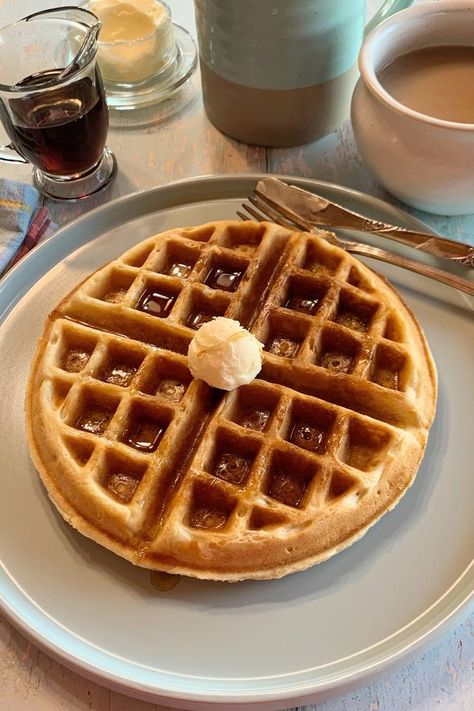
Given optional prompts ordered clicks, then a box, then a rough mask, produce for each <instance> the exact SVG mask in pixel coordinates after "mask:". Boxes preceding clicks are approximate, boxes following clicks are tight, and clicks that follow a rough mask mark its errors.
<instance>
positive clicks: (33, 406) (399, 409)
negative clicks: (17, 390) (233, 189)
mask: <svg viewBox="0 0 474 711" xmlns="http://www.w3.org/2000/svg"><path fill="white" fill-rule="evenodd" d="M321 235H324V233H321ZM216 316H226V317H227V318H230V319H234V320H236V321H239V323H240V324H241V325H242V326H243V327H244V328H246V329H247V330H248V331H250V332H251V333H252V334H253V335H254V336H255V337H256V338H257V339H258V341H260V342H261V343H262V344H263V345H264V350H263V365H262V370H261V371H260V373H259V374H258V377H257V378H256V379H255V380H253V381H252V382H251V383H249V384H248V385H244V386H241V387H239V388H237V389H235V390H233V391H231V392H225V391H223V390H218V389H215V388H212V387H210V386H209V385H207V384H206V383H205V382H204V381H202V380H198V379H195V378H193V377H192V375H191V372H190V370H189V368H188V363H187V357H186V354H187V351H188V347H189V344H190V342H191V340H192V338H193V336H194V335H195V333H196V331H197V329H198V328H199V327H200V326H201V325H202V324H203V323H206V322H208V321H210V320H211V319H213V318H215V317H216ZM435 402H436V371H435V367H434V364H433V360H432V357H431V355H430V351H429V348H428V346H427V343H426V341H425V338H424V335H423V333H422V331H421V328H420V326H419V324H418V323H417V321H416V319H415V318H414V316H413V315H412V314H411V313H410V311H409V310H408V309H407V307H406V306H405V305H404V304H403V302H402V300H401V299H400V297H399V295H398V294H397V292H396V291H395V290H394V289H393V288H392V287H391V286H390V285H389V284H388V283H387V282H386V281H384V280H383V279H382V278H380V277H379V276H377V275H376V274H374V273H373V272H372V271H370V270H369V269H368V268H367V267H365V266H364V265H363V264H361V263H360V262H358V261H357V260H356V259H355V258H354V257H352V256H351V255H349V254H347V253H345V252H344V251H342V250H341V249H339V248H337V247H333V246H332V245H330V244H329V243H327V242H326V241H325V240H324V239H323V238H322V236H317V235H315V234H309V233H301V232H291V231H290V230H287V229H285V228H282V227H279V226H277V225H273V224H270V223H254V222H245V223H241V222H234V221H222V222H215V223H211V224H206V225H202V226H199V227H191V228H183V229H173V230H169V231H168V232H164V233H162V234H158V235H155V236H153V237H151V238H149V239H147V240H145V241H144V242H142V243H140V244H138V245H137V246H135V247H133V248H132V249H130V250H129V251H127V252H125V254H123V255H122V256H121V257H119V258H118V259H116V260H114V261H112V262H111V263H109V264H107V265H106V266H104V267H103V268H102V269H99V270H98V271H97V272H95V273H94V274H92V276H90V277H89V278H88V279H87V280H86V281H84V282H83V283H81V284H80V285H79V286H77V287H76V288H75V289H74V290H73V291H72V292H71V293H70V294H69V295H68V296H67V297H66V298H65V299H64V300H63V301H62V302H61V303H60V304H59V305H58V306H57V308H56V309H55V310H54V311H53V312H52V313H51V314H50V316H49V318H48V320H47V323H46V327H45V331H44V334H43V336H42V338H41V340H40V343H39V346H38V349H37V353H36V357H35V360H34V363H33V366H32V370H31V374H30V380H29V386H28V392H27V402H26V404H27V423H28V439H29V446H30V451H31V455H32V458H33V461H34V463H35V465H36V468H37V469H38V471H39V473H40V476H41V478H42V480H43V482H44V484H45V486H46V488H47V490H48V493H49V495H50V497H51V499H52V500H53V502H54V504H55V505H56V507H57V508H58V509H59V511H60V512H61V514H62V515H63V517H64V518H65V519H66V521H68V522H69V523H70V524H71V525H72V526H74V527H75V528H76V529H77V530H78V531H80V532H81V533H83V534H85V535H86V536H89V537H90V538H92V539H94V540H95V541H97V542H98V543H100V544H102V545H103V546H106V547H107V548H109V549H110V550H112V551H114V552H115V553H117V554H119V555H121V556H123V557H124V558H127V559H128V560H130V561H131V562H132V563H135V564H138V565H141V566H143V567H146V568H151V569H157V570H162V571H167V572H172V573H181V574H185V575H191V576H195V577H198V578H207V579H214V580H228V581H236V580H242V579H246V578H262V579H263V578H275V577H280V576H283V575H286V574H288V573H291V572H294V571H298V570H303V569H305V568H307V567H309V566H311V565H313V564H315V563H319V562H321V561H323V560H325V559H327V558H329V557H330V556H332V555H333V554H335V553H337V552H338V551H340V550H342V549H343V548H345V547H346V546H348V545H350V544H351V543H353V542H354V541H356V540H357V539H358V538H360V537H361V536H362V535H363V534H364V533H365V532H366V531H367V529H368V528H369V527H370V526H371V525H372V524H373V523H375V522H376V521H377V520H378V519H379V518H380V517H381V516H382V515H383V514H384V513H385V512H386V511H388V510H389V509H391V508H393V507H394V506H395V505H396V504H397V502H398V501H399V499H400V498H401V496H402V495H403V493H404V492H405V491H406V489H407V488H408V487H409V486H410V485H411V483H412V482H413V479H414V477H415V474H416V471H417V468H418V466H419V463H420V460H421V457H422V455H423V451H424V448H425V445H426V440H427V436H428V430H429V427H430V424H431V422H432V419H433V416H434V411H435Z"/></svg>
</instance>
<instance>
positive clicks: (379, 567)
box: [0, 176, 474, 709]
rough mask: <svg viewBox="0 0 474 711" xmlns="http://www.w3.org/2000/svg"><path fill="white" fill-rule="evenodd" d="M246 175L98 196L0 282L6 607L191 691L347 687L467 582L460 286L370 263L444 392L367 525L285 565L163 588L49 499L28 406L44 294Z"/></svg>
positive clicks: (115, 665)
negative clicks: (265, 578) (384, 279)
mask: <svg viewBox="0 0 474 711" xmlns="http://www.w3.org/2000/svg"><path fill="white" fill-rule="evenodd" d="M257 178H258V176H234V177H223V178H206V179H194V180H190V181H184V182H182V183H178V184H174V185H171V186H168V187H165V188H157V189H155V190H151V191H146V192H144V193H138V194H136V195H133V196H129V197H127V198H123V199H121V200H118V201H115V202H113V203H109V204H107V205H105V206H104V207H102V208H99V209H97V210H95V211H93V212H91V213H89V214H87V215H86V216H84V217H83V218H81V219H80V220H78V221H76V222H75V223H72V224H71V225H69V226H67V227H66V228H64V229H62V230H61V231H60V232H59V233H57V234H56V235H55V236H54V237H53V238H51V239H50V240H49V241H48V242H46V243H44V244H43V245H41V246H40V247H39V248H37V249H36V250H35V251H34V252H33V253H32V254H31V255H29V256H28V257H27V258H26V259H25V260H23V262H21V263H20V264H19V265H18V266H17V267H16V268H15V269H14V270H13V271H12V272H11V273H10V274H9V275H8V276H7V277H6V278H5V279H4V280H3V281H2V282H1V283H0V310H1V318H2V321H1V327H0V357H1V362H2V364H3V368H2V372H1V375H0V388H1V390H0V402H1V403H2V407H1V414H0V423H1V428H2V433H3V437H2V439H1V443H0V465H1V472H2V473H1V476H2V486H1V497H0V521H1V527H2V529H1V530H2V534H1V537H0V554H1V560H2V564H3V567H2V569H1V571H0V591H1V595H2V599H3V610H4V611H5V613H6V614H7V616H8V617H9V619H10V620H11V621H12V622H13V623H14V624H16V625H17V626H18V627H19V628H20V629H21V630H22V631H23V632H25V633H27V634H29V635H30V636H31V637H32V638H33V640H34V641H35V643H37V644H39V645H40V646H42V647H43V648H45V649H46V650H47V651H48V652H49V653H50V654H53V655H55V656H57V657H59V658H60V659H61V661H63V662H64V663H65V664H67V665H68V666H70V667H72V668H74V669H76V670H78V671H80V672H81V673H83V674H85V675H88V676H90V677H92V678H94V679H95V680H97V681H99V682H102V683H105V684H107V685H109V686H112V687H115V688H117V689H120V690H121V691H124V692H125V693H129V694H133V695H136V696H139V697H141V698H143V699H147V700H153V701H157V702H160V701H161V702H166V703H168V704H173V705H177V706H183V707H187V708H203V705H204V706H206V705H207V704H210V703H214V704H216V705H217V706H216V707H217V708H222V709H231V708H233V707H234V704H235V705H236V706H237V705H240V704H244V705H248V707H259V708H260V707H263V706H265V707H267V708H282V707H284V706H290V705H293V704H296V703H302V702H303V701H304V700H309V699H314V698H316V697H317V696H318V695H321V694H323V693H324V694H327V693H328V692H333V693H336V692H341V691H342V690H343V689H345V688H347V687H348V686H350V685H351V684H352V685H354V684H356V683H358V684H360V683H362V681H363V680H366V679H367V678H368V677H369V676H371V675H373V674H374V673H375V672H379V671H381V670H382V669H384V668H386V667H387V665H389V664H390V663H392V662H394V661H396V660H399V659H400V658H401V656H402V655H403V654H405V653H407V652H410V651H413V650H414V649H416V648H417V647H418V646H419V645H420V644H421V643H422V642H423V641H426V640H427V639H428V638H429V637H430V636H431V635H432V634H433V633H434V632H435V631H437V630H438V629H440V627H441V626H442V625H444V624H446V623H447V622H449V621H452V620H453V619H454V616H455V615H456V613H457V612H458V611H459V610H460V609H461V607H462V606H463V605H465V603H466V601H467V600H468V597H469V594H470V592H471V591H472V589H473V574H472V572H473V570H472V568H470V567H469V566H470V561H471V555H472V541H473V522H474V517H473V515H472V514H473V511H472V502H473V501H474V477H473V476H472V472H473V456H474V455H473V454H472V446H471V445H470V443H471V439H470V438H472V432H473V424H474V423H473V416H472V402H473V401H474V382H473V367H472V354H473V346H474V320H473V318H472V313H473V312H472V310H471V311H469V308H470V307H469V302H468V301H467V299H466V298H465V297H463V296H462V295H460V294H458V293H457V292H454V291H452V290H449V289H448V288H447V287H442V286H441V285H437V284H433V283H431V282H429V281H427V280H425V279H423V278H420V277H416V276H413V275H411V274H409V273H407V272H403V271H393V272H389V271H388V269H386V268H385V267H384V266H383V265H381V264H378V265H377V268H378V269H379V271H381V272H382V273H383V274H386V275H388V274H392V276H394V278H395V281H396V283H397V285H398V286H399V288H400V290H401V292H402V295H403V297H404V298H405V300H406V301H407V303H408V304H409V305H410V307H411V308H412V309H413V311H414V312H415V314H416V315H417V317H418V319H419V320H420V322H421V324H422V326H423V327H424V329H425V331H426V335H427V337H428V340H429V342H430V344H431V348H432V350H433V354H434V357H435V360H436V363H437V366H438V370H439V379H440V387H439V404H438V413H437V417H436V420H435V423H434V425H433V428H432V433H431V436H430V441H429V445H428V448H427V452H426V456H425V458H424V461H423V463H422V466H421V468H420V471H419V473H418V476H417V479H416V482H415V484H414V485H413V487H412V488H411V489H410V491H409V492H408V493H407V494H406V496H405V497H404V498H403V500H402V501H401V503H400V504H399V505H398V506H397V508H396V509H395V510H394V511H393V512H392V513H390V514H387V515H386V516H385V517H384V518H383V519H382V521H381V522H379V523H378V524H377V525H376V526H375V527H374V528H373V529H371V530H370V531H369V533H368V534H367V535H366V536H365V537H364V538H363V539H362V540H361V541H359V542H358V543H356V544H355V545H353V546H352V547H351V548H349V549H348V550H346V551H344V552H343V553H341V554H339V555H337V556H336V557H334V558H332V559H331V560H329V561H328V562H326V563H323V564H321V565H319V566H316V567H314V568H312V569H311V570H308V571H306V572H304V573H300V574H296V575H291V576H289V577H287V578H284V579H282V580H278V581H272V582H247V583H236V584H233V585H230V584H216V583H207V582H199V581H194V580H192V579H182V580H181V582H180V583H179V585H178V586H177V587H176V588H175V589H174V590H172V591H170V592H167V593H159V592H158V591H157V590H155V588H153V587H152V585H151V583H150V574H149V572H148V571H145V570H143V569H139V568H134V567H133V566H132V565H130V564H129V563H127V562H125V561H124V560H121V559H120V558H118V557H116V556H115V555H113V554H112V553H110V552H108V551H107V550H105V549H103V548H101V547H100V546H98V545H96V544H94V543H93V542H91V541H89V540H87V539H86V538H83V537H82V536H80V535H79V534H77V533H75V532H74V531H73V530H72V529H71V528H70V527H69V526H68V525H67V524H65V523H64V522H63V520H62V519H61V518H60V516H59V515H58V514H57V513H56V511H55V509H54V508H53V506H52V505H51V504H50V503H49V501H48V498H47V496H46V494H45V492H44V490H43V488H42V486H41V484H40V482H39V479H38V477H37V475H36V473H35V470H34V468H33V466H32V464H31V463H30V460H29V457H28V452H27V448H26V444H25V427H24V419H23V418H24V415H23V399H24V390H25V383H26V378H27V373H28V368H29V363H30V360H31V357H32V354H33V351H34V348H35V345H36V341H37V338H38V337H39V335H40V333H41V331H42V328H43V322H44V319H45V317H46V315H47V313H48V311H49V310H50V309H51V308H52V307H53V306H54V305H55V304H56V303H57V302H58V301H59V299H60V298H61V297H62V296H63V295H64V294H65V293H66V292H67V291H69V290H70V289H71V288H72V287H73V286H74V285H75V284H76V283H77V282H78V281H80V280H81V279H83V278H84V277H85V276H86V275H87V274H89V273H90V272H91V271H92V270H94V269H96V268H97V267H99V266H100V265H101V264H103V263H104V262H106V261H108V260H109V259H111V258H113V257H115V256H117V255H118V254H120V253H121V252H123V251H124V250H125V249H127V248H128V247H130V246H131V245H132V244H134V243H135V242H137V241H139V240H141V239H144V238H145V237H147V236H149V235H151V234H153V233H156V232H158V231H161V230H164V229H168V228H170V227H172V226H177V225H184V224H198V223H202V222H206V221H210V220H214V219H219V218H232V217H234V214H235V209H236V208H237V207H238V206H239V204H240V202H241V200H240V199H239V198H241V197H244V196H245V195H246V194H247V193H248V192H249V191H250V190H251V188H252V187H253V185H254V184H255V180H256V179H257ZM295 182H298V183H299V184H300V185H301V186H302V187H306V188H309V189H311V187H313V189H314V190H315V191H318V192H320V193H322V194H324V195H326V196H327V197H329V198H332V199H334V200H336V201H338V202H341V203H343V204H345V205H347V206H348V207H350V208H353V209H358V210H359V211H365V212H366V213H368V214H370V215H371V216H373V217H376V218H380V219H385V220H391V221H398V222H399V223H400V224H402V225H404V226H407V227H417V226H418V227H419V226H420V223H419V222H417V221H416V220H415V219H414V218H412V217H409V216H408V215H406V214H404V213H402V212H401V211H399V210H397V209H396V208H393V207H391V206H389V205H386V204H384V203H382V202H380V201H378V200H375V199H373V198H369V197H367V196H364V195H361V194H359V193H355V192H353V191H349V190H345V189H343V188H338V187H336V186H330V185H328V184H323V183H316V182H314V181H308V180H299V181H295ZM401 249H402V251H403V249H404V248H401Z"/></svg>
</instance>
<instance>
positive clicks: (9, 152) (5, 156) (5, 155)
mask: <svg viewBox="0 0 474 711" xmlns="http://www.w3.org/2000/svg"><path fill="white" fill-rule="evenodd" d="M0 161H1V162H2V163H28V161H27V160H26V158H24V157H23V156H22V155H20V153H18V152H17V150H16V148H15V146H14V145H13V144H11V143H10V145H9V146H2V145H0Z"/></svg>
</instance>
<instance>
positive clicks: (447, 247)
mask: <svg viewBox="0 0 474 711" xmlns="http://www.w3.org/2000/svg"><path fill="white" fill-rule="evenodd" d="M255 193H256V195H258V196H259V197H260V198H261V199H263V200H266V201H267V202H268V203H269V204H270V205H271V204H273V206H275V207H276V208H278V207H282V208H284V209H285V210H286V211H287V212H288V213H290V214H291V213H292V214H293V215H294V216H295V217H300V218H303V220H304V221H305V222H307V223H308V224H309V225H312V226H315V227H320V226H322V225H324V226H326V227H339V228H341V229H350V230H357V231H359V232H370V233H371V234H379V235H382V236H383V237H387V238H389V239H393V240H396V241H397V242H401V243H402V244H405V245H408V246H409V247H413V248H414V249H418V250H420V251H421V252H427V253H428V254H431V255H433V256H435V257H442V258H444V259H449V260H451V261H452V262H456V263H457V264H462V265H464V266H468V267H471V268H472V269H474V248H473V247H470V246H469V245H467V244H463V243H462V242H456V241H455V240H451V239H445V238H443V237H433V235H430V234H428V233H426V232H414V231H413V230H406V229H405V228H404V227H398V226H396V225H390V224H388V223H386V222H382V221H380V220H371V219H370V218H368V217H364V215H359V214H358V213H357V212H352V210H348V209H347V208H345V207H342V206H341V205H338V204H337V203H335V202H331V201H330V200H326V198H323V197H321V196H320V195H316V194H314V193H310V192H308V191H307V190H302V189H301V188H298V187H296V186H295V185H287V184H286V183H284V182H283V181H281V180H278V179H277V178H263V179H262V180H260V181H259V182H258V183H257V186H256V188H255Z"/></svg>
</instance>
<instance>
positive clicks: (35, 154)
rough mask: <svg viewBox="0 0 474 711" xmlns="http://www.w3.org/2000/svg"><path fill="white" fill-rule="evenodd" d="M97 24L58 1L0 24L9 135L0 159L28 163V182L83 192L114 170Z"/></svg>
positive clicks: (0, 75)
mask: <svg viewBox="0 0 474 711" xmlns="http://www.w3.org/2000/svg"><path fill="white" fill-rule="evenodd" d="M100 26H101V25H100V22H99V20H98V19H97V17H96V16H95V15H93V14H92V13H91V12H89V11H88V10H84V9H80V8H77V7H63V8H55V9H52V10H44V11H42V12H36V13H34V14H32V15H29V16H28V17H25V18H24V19H22V20H19V21H18V22H15V23H13V24H11V25H8V26H7V27H4V28H2V29H0V118H1V121H2V124H3V126H4V128H5V130H6V132H7V134H8V137H9V138H10V141H11V143H10V144H9V145H7V146H0V160H2V161H8V162H17V163H31V164H32V166H33V183H34V185H35V187H36V188H37V189H38V190H39V191H40V192H42V193H44V194H45V195H48V196H50V197H53V198H56V199H77V198H83V197H87V196H88V195H91V194H92V193H94V192H96V191H97V190H100V189H101V188H103V187H104V186H105V185H106V184H107V183H108V182H109V181H110V179H111V178H112V176H113V175H114V174H115V171H116V162H115V158H114V155H113V153H112V151H111V150H110V149H109V148H108V147H107V146H106V145H105V141H106V138H107V131H108V127H109V118H108V109H107V104H106V101H105V92H104V87H103V84H102V79H101V76H100V72H99V68H98V66H97V62H96V55H97V49H98V35H99V32H100Z"/></svg>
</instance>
